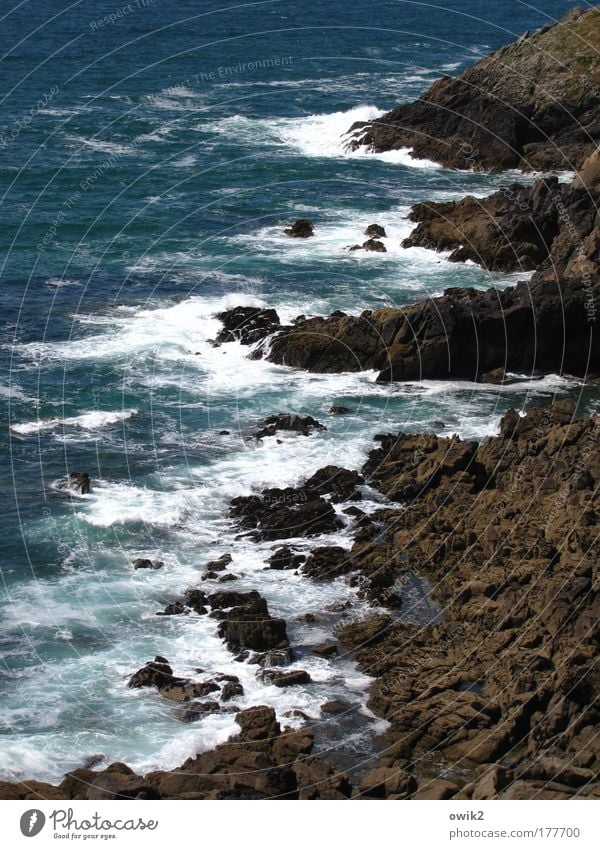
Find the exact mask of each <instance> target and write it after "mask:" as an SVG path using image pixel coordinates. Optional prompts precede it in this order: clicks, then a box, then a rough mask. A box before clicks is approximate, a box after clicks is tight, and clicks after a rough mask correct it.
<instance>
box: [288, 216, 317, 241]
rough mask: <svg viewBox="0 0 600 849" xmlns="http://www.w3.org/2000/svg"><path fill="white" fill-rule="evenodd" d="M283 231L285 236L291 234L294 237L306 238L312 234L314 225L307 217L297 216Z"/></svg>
mask: <svg viewBox="0 0 600 849" xmlns="http://www.w3.org/2000/svg"><path fill="white" fill-rule="evenodd" d="M283 232H284V233H285V234H286V236H291V237H292V238H294V239H308V237H309V236H314V233H315V227H314V224H313V223H312V221H309V220H308V218H298V219H297V220H296V221H294V223H293V224H292V226H291V227H287V228H286V229H285V230H284V231H283Z"/></svg>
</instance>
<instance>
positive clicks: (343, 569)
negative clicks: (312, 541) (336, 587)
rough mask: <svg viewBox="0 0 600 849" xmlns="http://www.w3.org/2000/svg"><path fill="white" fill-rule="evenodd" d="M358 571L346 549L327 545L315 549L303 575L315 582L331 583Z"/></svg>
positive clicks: (309, 557)
mask: <svg viewBox="0 0 600 849" xmlns="http://www.w3.org/2000/svg"><path fill="white" fill-rule="evenodd" d="M354 569H356V566H355V564H354V563H353V562H352V559H351V557H350V554H349V552H348V551H346V549H345V548H340V547H339V546H335V545H327V546H323V547H321V548H315V549H313V550H312V551H311V553H310V554H309V555H308V557H307V558H306V562H305V564H304V566H303V567H302V573H303V574H304V575H307V576H308V577H309V578H312V579H313V581H331V580H333V579H334V578H337V577H339V576H340V575H347V574H348V573H349V572H352V571H353V570H354Z"/></svg>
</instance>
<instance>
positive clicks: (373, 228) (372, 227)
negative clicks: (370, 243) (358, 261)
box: [365, 224, 386, 239]
mask: <svg viewBox="0 0 600 849" xmlns="http://www.w3.org/2000/svg"><path fill="white" fill-rule="evenodd" d="M385 235H386V233H385V227H382V226H381V224H369V226H368V227H367V229H366V230H365V236H370V237H371V238H375V239H382V238H383V239H384V238H385Z"/></svg>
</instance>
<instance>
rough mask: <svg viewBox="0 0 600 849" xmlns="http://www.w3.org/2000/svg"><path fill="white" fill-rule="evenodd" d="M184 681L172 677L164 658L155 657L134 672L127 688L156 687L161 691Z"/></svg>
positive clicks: (171, 671)
mask: <svg viewBox="0 0 600 849" xmlns="http://www.w3.org/2000/svg"><path fill="white" fill-rule="evenodd" d="M184 680H185V679H183V678H177V677H176V676H174V675H173V670H172V669H171V667H170V665H169V662H168V661H167V660H165V658H164V657H161V656H159V655H157V656H156V657H155V658H154V660H151V661H148V663H147V664H146V665H145V666H143V667H142V668H141V669H138V671H137V672H134V674H133V675H132V676H131V678H130V679H129V682H128V684H127V686H128V687H133V688H137V687H157V688H158V689H159V690H163V689H165V688H166V687H170V686H173V685H174V684H179V683H181V682H182V681H184Z"/></svg>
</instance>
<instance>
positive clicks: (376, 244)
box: [348, 239, 387, 253]
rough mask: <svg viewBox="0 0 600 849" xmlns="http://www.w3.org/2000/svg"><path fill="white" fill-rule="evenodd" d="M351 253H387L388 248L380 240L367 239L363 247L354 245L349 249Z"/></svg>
mask: <svg viewBox="0 0 600 849" xmlns="http://www.w3.org/2000/svg"><path fill="white" fill-rule="evenodd" d="M348 250H349V251H375V252H378V253H386V251H387V248H386V246H385V245H384V244H383V242H380V241H379V239H367V241H366V242H363V243H362V245H352V246H351V247H350V248H348Z"/></svg>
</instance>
